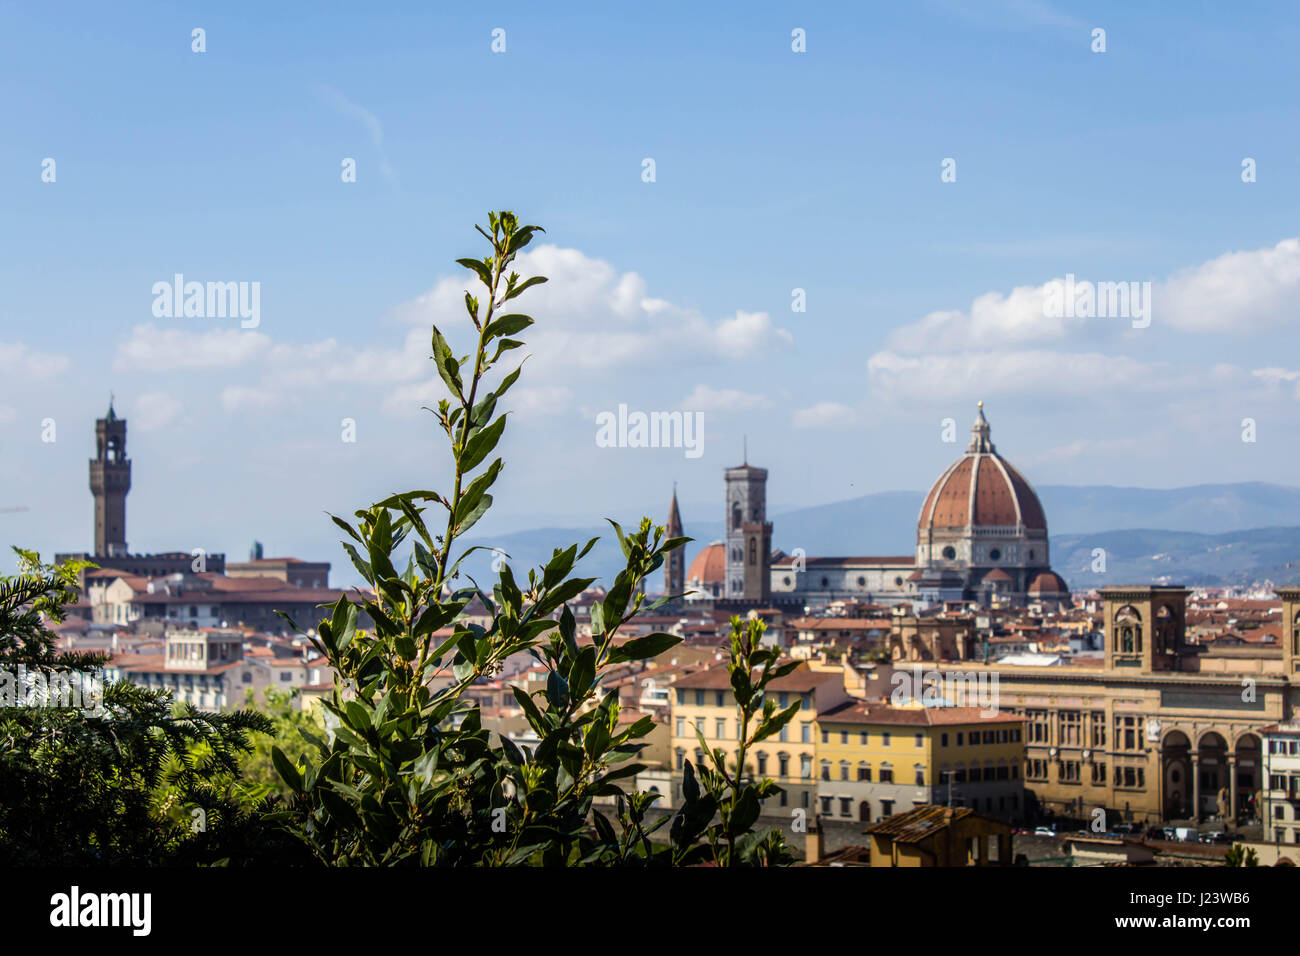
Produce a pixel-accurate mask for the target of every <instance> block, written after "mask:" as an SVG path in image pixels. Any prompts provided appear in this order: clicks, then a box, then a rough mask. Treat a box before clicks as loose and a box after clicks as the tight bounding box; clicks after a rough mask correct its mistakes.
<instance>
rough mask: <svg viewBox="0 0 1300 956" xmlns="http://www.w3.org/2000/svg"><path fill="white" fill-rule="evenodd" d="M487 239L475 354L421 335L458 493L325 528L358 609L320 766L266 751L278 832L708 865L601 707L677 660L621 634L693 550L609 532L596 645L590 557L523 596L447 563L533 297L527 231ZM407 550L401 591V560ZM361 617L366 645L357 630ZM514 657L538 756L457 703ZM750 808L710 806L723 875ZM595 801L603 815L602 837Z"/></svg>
mask: <svg viewBox="0 0 1300 956" xmlns="http://www.w3.org/2000/svg"><path fill="white" fill-rule="evenodd" d="M488 224H489V228H488V229H487V230H484V229H482V228H481V227H476V228H478V231H479V232H480V233H481V234H482V235H483V236H484V237H485V238H486V239H487V240H488V242H489V244H490V246H491V254H490V255H488V256H486V257H485V258H483V259H469V258H467V259H459V260H457V261H458V263H459V264H460V265H462V266H464V267H465V268H466V269H467V270H469V271H470V272H472V273H473V274H474V275H475V276H476V277H477V279H478V281H479V282H480V283H481V284H482V286H483V287H484V289H485V294H484V298H483V300H482V301H480V299H479V298H478V297H476V296H474V295H472V294H470V293H469V292H466V293H465V309H466V312H467V313H468V315H469V318H470V321H471V322H472V324H473V328H474V331H475V333H476V337H475V338H476V340H475V342H474V344H473V347H472V349H471V350H470V351H469V352H468V353H467V354H464V355H458V353H457V352H456V350H454V349H453V348H452V345H451V344H450V342H449V341H448V340H447V339H446V338H445V337H444V335H443V334H442V332H441V331H440V330H439V329H438V328H436V327H434V329H433V332H432V359H433V362H434V364H435V367H436V368H437V371H438V375H439V377H440V379H441V381H442V383H443V385H444V386H445V388H446V390H447V393H448V397H447V398H443V399H442V400H440V401H439V402H438V403H437V407H436V409H430V411H432V412H433V414H434V416H435V419H436V421H437V423H438V426H439V427H440V429H441V430H442V432H443V433H444V434H445V436H446V438H447V440H448V443H449V445H450V451H451V459H452V479H451V488H452V490H451V491H450V492H449V493H446V494H443V493H439V492H435V491H427V490H426V491H412V492H407V493H404V494H395V495H392V496H390V497H388V498H386V499H384V500H383V501H380V502H378V503H377V504H375V505H373V506H371V507H370V508H367V509H364V510H360V511H357V512H355V514H354V518H355V520H354V521H347V520H344V519H343V518H339V517H333V520H334V522H335V523H336V524H337V525H338V526H339V527H340V528H341V529H342V530H343V531H344V532H345V533H346V535H347V537H348V539H349V540H347V541H345V542H344V543H343V547H344V549H345V550H346V551H347V553H348V555H349V557H350V558H351V560H352V563H353V564H354V565H355V567H356V568H357V570H358V572H359V573H360V575H361V576H362V578H363V579H364V580H365V581H366V582H367V584H368V585H369V589H370V593H369V594H365V595H363V596H361V597H360V599H359V600H355V601H354V600H352V599H351V598H349V597H347V596H344V597H342V598H340V599H339V600H338V601H337V602H336V603H335V604H334V605H332V607H331V608H330V615H329V618H328V619H326V620H323V621H321V622H320V625H319V627H318V628H317V636H315V637H313V638H312V639H313V640H314V641H315V642H316V646H317V647H318V648H319V649H320V650H321V652H322V653H324V654H325V655H326V656H327V657H328V659H329V661H330V663H331V664H332V665H333V667H334V668H335V670H336V672H337V675H338V676H337V678H336V684H335V688H334V692H333V693H332V695H330V697H329V698H328V699H326V700H325V701H324V702H323V706H324V707H325V710H326V713H327V731H326V733H325V734H322V735H314V734H311V733H310V732H306V731H304V736H306V737H308V738H309V739H310V740H311V742H312V744H313V747H312V750H311V752H309V753H308V754H307V755H305V756H304V757H303V758H302V759H301V760H294V759H290V758H289V757H288V756H287V755H286V754H284V753H283V752H282V751H281V750H279V749H273V750H272V757H273V759H274V761H275V765H276V768H277V770H278V771H279V773H280V775H281V776H282V778H283V779H284V781H285V782H286V784H287V785H288V786H289V788H290V790H291V791H292V794H293V796H292V797H291V799H290V802H289V806H288V807H287V808H286V809H285V810H284V811H282V812H280V813H278V814H277V815H276V817H275V820H276V821H277V822H278V823H280V824H281V825H283V826H284V827H285V828H287V830H288V831H290V832H291V833H293V834H294V835H295V836H296V837H297V838H298V839H300V840H301V841H303V843H304V844H305V845H307V846H308V847H310V849H311V852H312V853H313V855H314V856H315V857H316V859H317V860H319V861H320V862H322V863H325V864H329V865H397V864H425V865H489V866H490V865H518V864H525V863H530V864H547V865H555V864H568V865H571V864H622V865H629V866H633V865H651V864H654V865H667V864H671V863H674V862H697V861H702V860H704V859H706V858H707V857H708V850H707V849H706V850H702V851H701V852H693V851H692V849H691V847H692V846H693V841H692V840H689V839H687V837H688V835H689V833H690V832H692V830H690V829H681V828H678V830H677V834H678V837H679V839H675V840H665V839H663V838H662V837H661V836H659V837H657V836H656V831H659V830H661V829H662V828H663V826H664V825H665V823H666V821H667V818H661V819H659V820H658V821H656V822H654V823H650V822H648V812H647V811H649V810H650V808H651V806H652V803H653V800H654V799H655V796H656V795H653V794H646V793H638V792H635V791H634V790H633V791H630V792H629V790H627V789H625V785H627V784H629V783H631V782H632V781H634V779H635V776H636V774H637V773H638V772H639V771H640V770H641V769H643V767H642V765H641V764H639V763H637V762H636V759H635V758H636V757H637V755H638V753H639V752H640V751H641V749H642V748H643V747H644V744H643V743H642V742H641V741H642V739H643V738H644V737H645V736H646V735H647V734H648V733H649V732H650V731H651V729H652V728H653V726H654V725H653V722H652V721H651V720H650V718H648V717H643V718H641V719H638V720H637V721H635V722H633V723H632V724H631V725H630V726H626V727H624V728H623V729H620V725H619V719H618V717H619V704H618V695H617V693H616V692H608V693H604V692H602V691H601V689H600V678H601V676H602V675H603V674H604V672H605V671H606V670H607V669H608V668H610V667H611V666H613V665H616V664H620V663H623V662H626V661H632V660H644V659H647V658H651V657H654V656H656V655H658V654H660V653H662V652H663V651H665V650H667V649H668V648H670V647H672V646H673V645H674V644H676V643H678V642H679V641H680V640H681V639H680V638H679V637H676V636H674V635H671V634H661V633H660V634H650V635H646V636H640V637H634V638H631V639H624V638H623V637H622V636H621V635H620V634H619V630H620V628H622V627H623V626H624V625H625V624H626V623H627V622H628V621H629V620H630V619H631V618H632V617H634V616H635V615H636V614H637V613H639V612H641V611H642V610H648V609H651V608H655V607H658V606H660V605H661V604H663V603H664V602H666V601H668V600H670V599H672V598H675V597H680V595H669V596H665V597H664V598H663V599H661V600H660V601H657V602H653V603H650V604H648V605H647V606H646V607H644V608H643V604H644V603H645V597H644V593H643V586H642V585H643V582H644V581H645V579H646V577H647V576H648V575H650V574H652V573H653V572H655V571H656V570H657V569H659V568H660V567H661V566H662V565H663V562H664V558H665V555H667V554H668V553H669V552H670V551H672V550H673V549H674V548H677V547H680V546H681V545H682V544H684V543H685V542H686V541H687V540H688V539H685V538H665V535H664V529H663V528H662V527H656V526H653V525H652V523H651V522H650V520H649V519H648V518H647V519H643V520H642V521H641V522H640V525H639V527H638V528H637V529H636V530H635V531H634V532H632V533H625V532H624V530H623V528H622V527H620V525H619V524H618V523H616V522H613V521H611V522H610V524H611V526H612V528H613V530H614V533H615V534H616V535H617V536H618V540H619V543H620V545H621V547H622V551H623V555H624V558H625V561H626V565H625V567H624V568H623V569H622V570H621V571H619V572H618V574H617V575H616V577H615V579H614V581H613V582H612V584H611V585H610V587H609V590H608V591H607V592H606V593H605V594H604V596H603V598H602V599H600V600H597V601H596V602H595V603H593V604H592V605H591V612H590V632H591V635H590V638H589V639H586V638H584V639H583V640H579V636H578V631H577V626H576V622H575V619H574V616H573V614H572V613H571V611H570V609H569V607H568V603H567V602H569V601H571V600H573V599H574V598H576V597H577V596H578V595H579V594H581V593H582V592H583V591H585V590H586V589H587V588H588V587H589V586H590V585H591V584H592V583H593V579H591V578H579V577H571V576H570V575H571V572H572V571H573V569H574V566H575V565H576V563H577V562H578V561H579V560H581V559H582V557H583V556H584V555H586V554H587V552H588V551H589V550H590V549H591V547H592V546H593V545H594V544H595V542H596V540H597V539H594V538H593V539H592V540H591V541H588V542H587V543H586V545H585V546H583V547H582V548H581V549H579V547H578V545H577V544H573V545H570V546H568V547H566V548H557V549H556V550H555V551H554V553H553V555H552V557H551V559H550V560H549V561H548V562H547V563H546V565H545V566H544V567H541V568H536V569H531V570H529V572H528V576H527V580H526V581H517V580H516V578H515V576H514V573H513V571H512V570H511V568H510V567H509V565H504V566H503V567H502V568H501V570H500V571H499V573H498V578H497V581H496V583H495V584H494V585H493V586H492V589H491V591H490V592H487V591H485V590H484V589H482V588H480V587H479V586H478V584H477V583H476V582H474V581H473V580H471V579H468V578H467V579H466V580H467V581H468V583H467V584H464V585H461V584H460V580H461V574H460V566H461V562H462V561H463V560H464V558H465V556H466V555H468V554H470V553H472V552H473V551H475V550H479V549H477V548H468V549H466V550H464V551H463V552H462V553H458V550H457V548H456V544H457V541H458V540H459V539H460V538H461V537H462V536H463V535H464V534H465V533H466V532H467V531H468V530H469V529H470V528H471V527H473V525H474V524H475V523H476V522H477V521H478V520H479V519H480V518H481V517H482V516H483V514H484V513H485V512H486V511H487V510H488V508H490V507H491V505H492V495H491V493H490V491H491V489H492V487H493V485H494V484H495V482H496V481H497V478H498V477H499V476H500V474H501V472H502V470H503V468H504V467H505V466H504V463H503V461H502V459H501V458H499V457H492V456H493V452H494V451H495V449H496V446H497V444H498V442H499V441H500V439H501V436H502V434H503V432H504V430H505V426H506V413H505V412H498V405H499V404H501V400H502V398H503V397H504V396H505V395H506V393H507V392H508V390H509V389H510V388H511V386H513V385H514V384H515V382H516V381H517V380H518V378H519V375H520V367H519V366H515V367H514V368H512V369H510V370H509V371H506V372H504V374H502V373H499V372H498V371H497V368H498V365H499V363H500V362H501V361H502V358H503V356H505V355H507V353H509V352H510V351H512V350H514V349H517V348H519V347H520V346H521V345H522V344H523V342H522V340H521V339H520V338H517V336H519V335H520V334H521V333H522V332H524V331H525V330H526V329H527V328H528V327H529V326H531V325H533V319H532V318H531V317H529V316H527V315H524V314H522V313H518V312H507V311H505V310H506V307H507V305H508V303H510V302H511V301H513V300H514V299H516V298H517V297H518V296H519V295H521V294H522V293H523V292H524V291H525V290H527V289H529V288H530V287H532V286H534V285H536V284H538V283H541V282H545V281H546V280H545V278H544V277H541V276H533V277H530V278H526V279H525V278H520V276H519V275H518V274H517V273H515V272H514V271H511V270H510V267H511V264H512V263H513V262H514V260H515V257H516V255H517V254H518V253H519V251H520V250H522V249H523V248H524V247H525V246H527V245H528V243H529V242H530V241H531V240H532V239H533V237H534V236H535V235H536V234H537V233H539V232H541V230H540V229H539V228H538V227H536V226H527V225H520V224H519V222H518V220H517V219H516V217H515V216H514V215H513V214H512V213H509V212H502V213H500V214H496V213H493V214H491V215H489V217H488ZM492 383H495V384H492ZM434 525H440V526H441V530H436V529H435V528H434V527H433V526H434ZM407 547H409V555H407V556H406V560H405V566H404V568H403V569H402V570H400V571H399V570H398V566H397V565H398V564H399V563H400V560H399V559H398V558H397V557H396V555H398V554H399V552H402V551H404V549H406V548H407ZM475 597H477V598H479V599H480V600H481V601H482V603H483V605H484V607H485V608H486V610H487V614H488V616H489V617H490V623H488V624H486V625H481V624H477V623H471V622H469V621H468V620H466V619H465V618H464V614H463V612H464V611H465V609H466V607H467V606H468V605H469V603H470V601H471V600H473V599H474V598H475ZM362 614H364V615H365V617H366V618H368V619H369V621H370V622H372V624H373V626H372V627H370V628H360V627H358V621H359V620H361V616H362ZM521 652H528V653H530V654H532V655H533V656H534V657H535V658H537V659H538V660H539V661H541V662H542V663H543V664H544V665H545V667H546V669H547V672H548V676H547V679H546V683H545V687H544V688H543V689H542V690H540V691H537V692H535V693H531V694H530V693H525V692H524V691H523V690H522V689H519V688H515V689H514V696H515V699H516V701H517V703H518V705H519V707H520V709H521V710H522V712H523V714H524V716H525V718H526V719H527V721H528V724H529V726H530V727H531V729H532V731H533V733H534V734H535V735H536V738H537V741H538V742H537V743H536V745H535V746H525V745H518V744H516V743H515V742H513V741H511V740H510V739H509V738H508V737H503V736H500V735H496V734H493V733H491V732H490V731H489V730H487V729H485V728H484V727H483V726H482V722H481V719H480V714H479V711H478V708H477V706H476V705H475V704H474V702H473V701H472V700H471V699H469V698H468V697H467V696H466V691H468V690H469V688H470V687H471V686H472V685H473V684H474V683H475V682H477V681H479V680H481V679H485V678H493V677H495V676H497V675H499V674H500V673H501V671H502V667H503V665H504V662H505V661H506V659H507V658H509V657H510V656H511V655H515V654H519V653H521ZM746 653H751V652H750V651H746ZM753 659H754V660H758V659H759V658H757V657H755V658H753ZM741 686H746V687H747V686H748V685H745V684H743V683H742V685H741ZM787 719H788V718H787ZM748 793H749V791H748V790H743V791H742V796H741V797H739V799H740V800H741V801H743V803H742V804H741V805H740V807H739V809H738V810H735V811H734V812H733V809H732V808H733V806H735V803H734V802H733V803H726V802H725V801H723V802H720V803H719V807H724V808H725V809H726V812H727V813H729V814H730V817H729V820H730V823H729V825H728V826H729V834H730V838H731V840H732V843H731V844H729V845H730V846H732V847H733V849H734V853H732V855H731V856H729V857H728V860H730V859H732V858H739V857H741V856H744V854H745V853H746V852H747V851H748V850H749V849H750V848H749V847H748V844H746V845H744V846H735V840H736V839H737V838H740V837H743V836H744V834H743V832H742V830H743V828H742V827H741V826H740V823H741V822H742V821H743V819H744V818H745V816H746V815H747V814H748V813H749V807H750V805H751V804H750V802H749V801H750V800H751V799H752V797H751V796H747V795H743V794H748ZM598 799H604V800H606V801H612V807H613V813H612V817H613V820H612V821H611V819H609V818H607V817H606V816H605V814H604V813H602V812H601V810H600V809H599V807H598V806H597V805H596V801H597V800H598ZM695 812H697V813H699V812H702V810H701V809H700V808H699V807H698V806H697V807H696V811H695ZM706 826H707V823H706ZM692 828H693V825H692ZM701 832H702V831H701ZM710 832H711V831H710ZM719 847H721V843H719ZM755 852H759V851H758V850H757V849H755ZM773 858H774V857H773Z"/></svg>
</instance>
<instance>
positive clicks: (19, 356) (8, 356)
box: [0, 342, 72, 379]
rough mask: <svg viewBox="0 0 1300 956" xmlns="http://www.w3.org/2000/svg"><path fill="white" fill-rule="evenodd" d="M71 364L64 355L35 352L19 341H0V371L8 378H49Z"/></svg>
mask: <svg viewBox="0 0 1300 956" xmlns="http://www.w3.org/2000/svg"><path fill="white" fill-rule="evenodd" d="M71 364H72V363H71V362H69V361H68V357H67V356H66V355H56V354H54V353H52V352H37V351H35V350H34V349H30V348H28V347H27V346H26V345H23V344H22V343H21V342H14V343H8V342H0V373H3V374H4V375H5V376H6V377H8V378H32V379H43V378H49V377H51V376H53V375H57V374H59V373H60V372H64V371H67V369H68V367H69V366H70V365H71Z"/></svg>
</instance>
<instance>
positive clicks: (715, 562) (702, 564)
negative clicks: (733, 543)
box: [686, 541, 727, 586]
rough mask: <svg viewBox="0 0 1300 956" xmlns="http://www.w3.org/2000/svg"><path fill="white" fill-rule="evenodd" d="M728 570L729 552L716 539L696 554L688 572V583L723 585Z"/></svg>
mask: <svg viewBox="0 0 1300 956" xmlns="http://www.w3.org/2000/svg"><path fill="white" fill-rule="evenodd" d="M726 572H727V553H726V551H725V550H723V547H722V542H721V541H715V542H713V543H712V544H710V545H708V546H706V547H705V548H704V550H703V551H701V552H700V553H699V554H697V555H696V556H695V560H694V561H692V562H691V566H690V568H689V569H688V570H687V572H686V583H687V584H698V585H700V586H704V585H708V584H717V585H721V584H722V581H723V578H724V577H725V576H726Z"/></svg>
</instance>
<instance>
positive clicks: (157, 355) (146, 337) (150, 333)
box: [113, 323, 271, 372]
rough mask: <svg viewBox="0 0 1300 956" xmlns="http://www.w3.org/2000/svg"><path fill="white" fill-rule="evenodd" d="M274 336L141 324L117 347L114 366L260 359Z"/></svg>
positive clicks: (161, 367)
mask: <svg viewBox="0 0 1300 956" xmlns="http://www.w3.org/2000/svg"><path fill="white" fill-rule="evenodd" d="M270 348H271V339H270V338H269V337H268V336H266V335H264V334H263V333H261V332H252V331H247V330H244V329H237V328H235V329H231V328H220V329H205V330H200V331H192V330H190V329H188V328H159V327H158V326H155V325H153V324H152V323H146V324H144V325H137V326H135V327H134V328H132V329H131V336H130V338H128V339H127V340H126V341H125V342H123V343H121V344H120V345H119V346H118V347H117V354H116V355H115V356H114V358H113V369H114V370H115V371H118V372H135V371H139V372H173V371H189V370H197V369H224V368H235V367H240V366H247V365H249V364H250V363H252V362H254V361H260V360H261V359H262V358H263V357H264V356H265V355H266V353H267V352H268V351H269V350H270Z"/></svg>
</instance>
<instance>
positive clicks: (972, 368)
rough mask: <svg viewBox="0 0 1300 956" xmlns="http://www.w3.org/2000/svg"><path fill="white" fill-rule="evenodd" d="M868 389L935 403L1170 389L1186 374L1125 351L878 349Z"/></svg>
mask: <svg viewBox="0 0 1300 956" xmlns="http://www.w3.org/2000/svg"><path fill="white" fill-rule="evenodd" d="M867 375H868V378H869V380H870V382H871V387H872V391H873V392H874V393H875V394H877V395H878V396H879V397H881V398H886V399H891V400H896V401H899V402H911V401H929V402H939V401H948V400H951V399H963V400H964V399H969V398H970V397H971V396H975V397H981V396H983V395H995V394H1008V393H1016V392H1026V393H1031V394H1032V393H1040V394H1041V393H1053V394H1054V393H1060V392H1069V393H1073V394H1082V395H1088V394H1094V395H1098V396H1101V395H1103V394H1110V393H1113V392H1114V391H1115V390H1117V389H1123V390H1128V391H1141V392H1149V391H1157V390H1171V389H1176V388H1178V387H1180V386H1185V385H1186V384H1187V379H1186V378H1185V377H1182V376H1179V375H1176V374H1174V371H1173V370H1172V369H1171V368H1170V367H1169V366H1167V365H1165V364H1163V363H1148V362H1139V361H1137V360H1136V359H1132V358H1129V357H1128V356H1125V355H1102V354H1100V353H1097V352H1088V353H1080V354H1068V353H1064V352H1052V351H1046V350H1030V351H1018V352H967V353H964V354H960V355H920V356H909V355H900V354H899V353H897V352H877V353H876V354H875V355H873V356H871V358H870V359H868V361H867Z"/></svg>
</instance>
